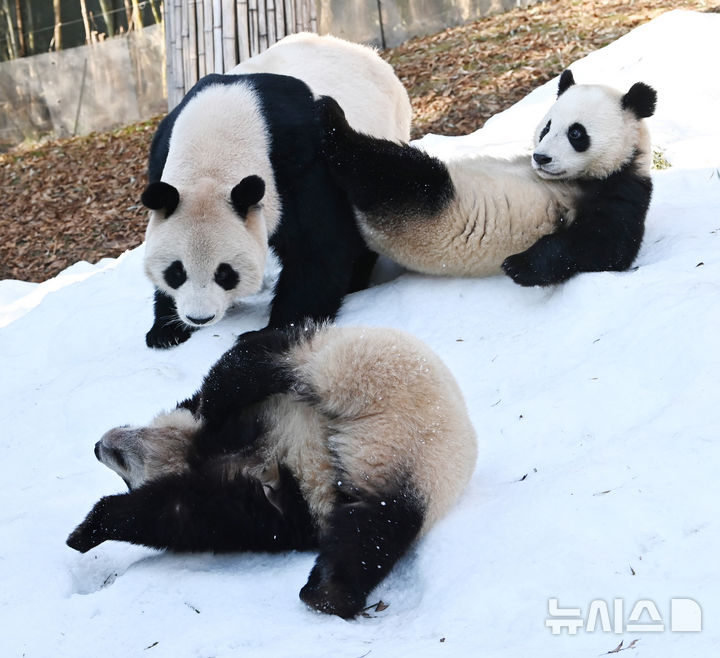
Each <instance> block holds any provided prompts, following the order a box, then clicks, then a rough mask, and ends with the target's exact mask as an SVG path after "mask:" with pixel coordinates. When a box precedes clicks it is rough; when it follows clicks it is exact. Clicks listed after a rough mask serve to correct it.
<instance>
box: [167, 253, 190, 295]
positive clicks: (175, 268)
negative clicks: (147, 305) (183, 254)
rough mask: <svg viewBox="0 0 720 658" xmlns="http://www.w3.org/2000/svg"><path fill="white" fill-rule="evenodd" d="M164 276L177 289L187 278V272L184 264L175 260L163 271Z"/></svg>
mask: <svg viewBox="0 0 720 658" xmlns="http://www.w3.org/2000/svg"><path fill="white" fill-rule="evenodd" d="M163 278H164V279H165V283H167V284H168V285H169V286H170V287H171V288H172V289H173V290H177V288H179V287H180V286H181V285H182V284H183V283H185V281H186V280H187V273H186V272H185V268H184V267H183V264H182V263H181V262H180V261H179V260H175V261H173V262H172V263H170V265H169V266H168V267H167V268H166V269H165V271H164V272H163Z"/></svg>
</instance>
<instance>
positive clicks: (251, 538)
mask: <svg viewBox="0 0 720 658" xmlns="http://www.w3.org/2000/svg"><path fill="white" fill-rule="evenodd" d="M215 466H216V464H215V463H214V462H209V463H208V464H207V465H206V467H204V468H202V469H201V470H199V471H190V472H189V473H185V474H182V475H172V476H166V477H163V478H160V479H158V480H154V481H152V482H148V483H147V484H144V485H143V486H141V487H138V488H137V489H134V490H133V491H130V492H128V493H125V494H118V495H115V496H106V497H104V498H101V499H100V500H99V501H98V502H97V503H96V505H95V506H94V507H93V509H92V510H91V511H90V513H89V514H88V515H87V517H86V518H85V520H84V521H83V522H82V523H81V524H80V525H79V526H78V527H77V528H76V529H75V530H74V531H73V532H72V533H71V534H70V536H69V537H68V539H67V544H68V546H70V547H71V548H74V549H75V550H77V551H80V552H81V553H86V552H87V551H89V550H90V549H91V548H94V547H95V546H98V545H99V544H101V543H102V542H104V541H107V540H116V541H126V542H131V543H133V544H142V545H144V546H150V547H152V548H165V549H170V550H173V551H215V552H223V551H285V550H288V549H293V548H295V549H300V550H307V549H309V548H313V547H315V546H316V545H317V536H316V535H317V532H316V529H315V527H314V525H313V522H312V519H311V517H310V512H309V510H308V506H307V503H306V502H305V500H304V499H303V497H302V494H301V493H300V489H299V488H298V485H297V482H296V481H295V480H294V478H293V477H292V475H290V473H289V472H287V471H286V470H283V471H282V473H281V486H279V487H278V495H279V496H280V498H279V501H278V502H277V504H275V503H273V502H271V501H270V499H269V498H268V496H267V494H266V492H265V489H264V487H263V484H262V483H261V482H260V481H259V480H257V479H254V478H250V477H246V476H243V475H240V474H238V475H237V476H236V477H234V478H231V479H222V478H219V477H218V476H217V474H216V473H214V472H213V469H214V467H215Z"/></svg>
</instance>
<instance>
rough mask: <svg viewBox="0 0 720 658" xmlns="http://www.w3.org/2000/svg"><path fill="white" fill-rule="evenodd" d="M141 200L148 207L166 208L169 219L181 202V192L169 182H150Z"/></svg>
mask: <svg viewBox="0 0 720 658" xmlns="http://www.w3.org/2000/svg"><path fill="white" fill-rule="evenodd" d="M140 201H142V204H143V205H144V206H145V207H146V208H150V209H152V210H163V209H164V210H165V218H166V219H167V218H168V217H170V215H172V214H173V213H174V212H175V209H176V208H177V207H178V204H179V203H180V194H179V193H178V191H177V189H176V188H174V187H173V186H172V185H168V183H163V182H160V181H158V182H155V183H150V185H148V186H147V187H146V188H145V191H144V192H143V193H142V196H141V197H140Z"/></svg>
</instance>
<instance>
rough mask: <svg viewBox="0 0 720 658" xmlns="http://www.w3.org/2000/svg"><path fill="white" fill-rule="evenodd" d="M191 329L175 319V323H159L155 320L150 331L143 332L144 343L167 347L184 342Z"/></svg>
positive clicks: (161, 347)
mask: <svg viewBox="0 0 720 658" xmlns="http://www.w3.org/2000/svg"><path fill="white" fill-rule="evenodd" d="M192 333H193V329H192V328H190V327H188V326H187V325H182V324H180V323H179V321H177V322H176V323H175V324H161V323H159V322H156V323H155V324H154V325H153V326H152V328H151V329H150V331H148V332H147V334H145V344H146V345H147V346H148V347H154V348H158V349H167V348H168V347H175V345H179V344H180V343H184V342H185V341H186V340H187V339H188V338H190V336H192Z"/></svg>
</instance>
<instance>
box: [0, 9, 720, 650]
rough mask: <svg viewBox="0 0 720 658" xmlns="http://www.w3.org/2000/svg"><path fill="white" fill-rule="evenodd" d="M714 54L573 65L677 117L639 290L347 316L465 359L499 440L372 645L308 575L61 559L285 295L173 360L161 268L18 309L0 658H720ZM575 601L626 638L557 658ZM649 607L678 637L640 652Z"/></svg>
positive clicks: (509, 122) (125, 559) (398, 572)
mask: <svg viewBox="0 0 720 658" xmlns="http://www.w3.org/2000/svg"><path fill="white" fill-rule="evenodd" d="M718 37H720V16H718V15H714V14H698V13H692V12H685V11H675V12H671V13H669V14H665V15H663V16H661V17H660V18H658V19H656V20H654V21H652V22H651V23H649V24H647V25H644V26H642V27H640V28H638V29H636V30H635V31H633V32H632V33H631V34H629V35H628V36H625V37H623V38H622V39H619V40H618V41H617V42H615V43H613V44H612V45H610V46H608V47H607V48H605V49H603V50H601V51H599V52H596V53H593V54H592V55H590V56H588V57H587V58H585V59H583V60H581V61H579V62H576V63H575V64H573V65H572V68H573V72H574V73H575V78H576V80H578V81H579V82H583V81H587V82H604V83H607V84H610V85H612V86H616V87H620V88H624V87H629V86H630V84H632V83H633V82H636V81H638V80H642V81H645V82H648V83H650V84H652V85H653V86H654V87H655V88H656V89H657V91H658V94H659V104H658V109H657V114H656V116H655V117H653V118H652V119H650V129H651V132H652V134H653V138H654V144H655V146H656V147H657V148H661V149H662V150H663V153H664V155H665V157H666V158H667V159H668V160H669V161H670V163H671V164H672V166H671V167H670V168H669V169H667V170H664V171H660V172H656V173H654V181H655V194H654V198H653V203H652V206H651V209H650V213H649V216H648V221H647V234H646V238H645V241H644V244H643V248H642V250H641V253H640V256H639V258H638V261H637V268H635V269H633V270H632V271H630V272H626V273H599V274H583V275H580V276H578V277H576V278H574V279H572V280H571V281H569V282H568V283H566V284H564V285H562V286H558V287H555V288H552V289H539V288H533V289H524V288H521V287H519V286H516V285H515V284H513V283H512V282H511V281H510V279H508V278H506V277H501V276H498V277H492V278H488V279H480V280H453V279H440V278H432V277H426V276H421V275H417V274H412V273H402V274H401V275H400V276H399V277H397V278H394V279H391V280H389V281H386V282H385V283H382V284H381V285H377V286H375V287H374V288H371V289H369V290H366V291H363V292H361V293H357V294H354V295H352V296H350V297H349V298H348V299H347V300H346V304H345V306H344V308H343V311H342V313H341V314H340V317H339V319H338V322H339V323H340V324H344V325H358V324H369V325H381V326H395V327H401V328H403V329H406V330H408V331H410V332H412V333H414V334H416V335H418V336H419V337H421V338H422V339H424V340H425V341H426V342H428V343H429V344H430V345H431V346H432V347H433V348H434V349H435V350H436V351H437V352H438V353H439V354H440V355H441V356H442V357H443V359H444V360H445V361H446V363H447V364H448V365H449V367H450V368H451V370H452V371H453V372H454V374H455V375H456V377H457V379H458V381H459V383H460V385H461V387H462V389H463V391H464V393H465V396H466V399H467V403H468V407H469V410H470V413H471V417H472V420H473V423H474V424H475V427H476V428H477V431H478V436H479V439H480V457H479V460H478V466H477V469H476V472H475V476H474V478H473V480H472V482H471V485H470V487H469V488H468V491H467V493H466V495H465V496H464V497H463V498H462V500H461V501H460V503H459V504H458V505H457V507H456V508H455V509H454V511H453V512H452V513H451V514H450V515H449V516H448V517H447V518H446V519H444V520H443V521H442V522H441V523H440V524H439V525H438V526H436V528H434V529H433V530H432V531H431V532H430V533H429V534H428V535H427V536H426V537H425V538H424V539H423V540H422V541H421V542H420V543H419V544H418V545H417V546H416V547H415V548H414V549H413V550H412V552H411V553H410V555H409V556H408V557H407V559H405V560H403V561H402V563H401V564H400V565H399V566H398V567H397V568H396V569H395V571H394V572H393V573H392V574H391V576H390V577H389V578H388V579H387V580H386V581H385V582H384V583H383V584H382V585H381V586H380V587H379V588H378V589H377V590H376V592H374V593H373V594H372V595H371V596H370V598H369V602H374V601H377V600H378V599H382V600H383V601H384V602H386V603H389V607H388V608H387V609H386V610H385V611H383V612H379V613H373V617H372V618H370V619H359V620H356V621H352V622H347V621H343V620H341V619H338V618H333V617H326V616H322V615H320V614H318V613H314V612H311V611H309V610H308V609H306V608H305V607H304V605H303V604H302V603H301V602H300V600H299V599H298V595H297V594H298V591H299V590H300V588H301V587H302V585H303V584H304V582H305V578H306V577H307V574H308V572H309V570H310V567H311V565H312V562H313V558H314V556H313V554H311V553H290V554H286V555H277V556H271V555H264V554H262V555H230V556H213V555H209V554H201V555H169V554H163V553H160V552H156V551H152V550H149V549H145V548H141V547H134V546H130V545H126V544H118V543H113V542H107V543H105V544H102V545H101V546H99V547H98V548H96V549H94V550H93V551H91V552H90V553H88V554H86V555H79V554H77V553H75V552H74V551H72V550H71V549H69V548H67V547H66V546H65V543H64V541H65V538H66V536H67V535H68V533H69V532H70V531H71V530H72V529H73V528H74V527H75V525H76V524H77V523H79V522H80V521H81V520H82V519H83V518H84V516H85V514H86V513H87V512H88V511H89V510H90V508H91V506H92V505H93V504H94V503H95V501H96V500H97V499H98V498H100V497H101V496H103V495H106V494H110V493H114V492H119V491H122V490H123V489H124V487H123V484H122V482H121V481H120V479H119V478H118V477H117V476H116V475H115V474H114V473H112V472H111V471H110V470H109V469H107V468H105V467H104V466H102V465H101V464H99V463H98V462H97V461H96V460H95V458H94V456H93V445H94V443H95V441H96V440H97V439H98V438H99V437H100V435H101V434H102V433H103V432H104V431H105V430H106V429H108V428H110V427H112V426H114V425H118V424H122V423H143V422H146V421H148V420H149V419H150V418H151V417H152V416H153V415H154V414H155V413H156V412H157V411H159V410H160V409H162V408H171V407H173V406H174V404H175V402H176V401H177V400H179V399H182V398H184V397H186V396H187V395H188V394H190V393H192V392H193V391H194V390H195V388H196V387H197V386H198V384H199V383H200V381H201V379H202V376H203V375H204V373H205V372H206V371H207V369H208V368H209V366H210V364H211V363H213V362H214V360H215V359H216V358H217V357H218V356H219V355H220V354H221V353H222V352H223V351H224V350H225V349H227V348H228V347H229V346H230V345H231V344H232V342H233V339H234V336H235V335H237V334H238V333H240V332H242V331H245V330H248V329H252V328H257V327H260V326H263V325H264V322H265V320H266V317H267V302H268V300H269V295H268V293H267V292H265V293H262V294H260V295H259V296H257V297H256V298H255V299H252V300H249V301H248V302H246V303H245V304H243V305H242V306H240V307H239V308H238V309H237V310H236V311H235V312H234V313H233V314H232V315H231V316H230V317H228V318H226V319H225V320H224V321H223V322H222V323H220V324H219V325H217V326H214V327H212V328H209V329H207V330H205V331H200V332H198V333H197V334H196V335H194V336H193V338H192V339H191V340H190V341H189V342H188V343H186V344H184V345H181V346H179V347H177V348H175V349H172V350H169V351H153V350H149V349H147V348H145V346H144V333H145V331H146V330H147V329H148V327H149V326H150V324H151V296H152V289H151V286H150V284H149V283H148V282H147V281H146V279H145V277H144V275H143V273H142V263H141V261H142V248H138V249H136V250H133V251H131V252H128V253H126V254H124V255H123V256H122V257H120V258H118V259H116V260H106V261H103V262H102V263H100V264H98V265H97V266H90V265H88V264H78V265H76V266H73V267H72V268H70V270H68V271H66V272H64V273H63V274H61V275H59V276H58V277H56V278H55V279H52V280H50V281H47V282H45V283H42V284H27V283H23V282H16V281H5V282H2V283H0V326H3V325H4V328H3V329H1V330H0V358H1V360H2V361H1V362H2V365H3V377H2V380H1V381H0V399H2V400H3V405H2V412H1V417H0V418H1V421H2V423H1V427H2V432H1V433H0V454H1V455H2V461H1V462H0V469H1V470H0V473H1V474H2V482H3V486H2V489H1V490H0V529H1V532H2V552H0V583H2V588H1V589H0V617H1V618H2V620H3V632H2V636H1V639H0V654H1V655H3V656H32V657H44V656H54V657H55V658H65V657H73V658H77V657H79V656H80V657H84V656H88V657H89V656H96V655H99V654H101V655H104V656H106V657H107V658H110V657H114V656H118V657H127V656H148V657H156V658H158V657H161V656H170V657H186V656H187V657H198V658H201V657H207V656H215V657H218V658H219V657H230V656H239V655H250V656H308V657H309V656H313V657H317V656H333V657H335V656H340V657H347V658H355V657H358V658H359V657H360V656H371V657H372V658H376V657H380V656H403V655H412V656H439V655H443V656H453V657H456V656H471V655H472V656H475V655H483V656H485V655H486V656H493V657H500V658H502V657H508V658H516V657H517V656H533V657H546V656H547V657H551V656H552V657H553V658H558V657H564V656H573V657H576V656H598V655H601V654H604V653H606V652H608V651H610V650H612V649H614V648H615V647H617V646H618V645H619V644H620V642H621V641H622V642H623V647H622V648H623V649H626V648H628V647H629V645H630V644H631V643H632V642H633V640H637V642H636V643H635V644H634V645H633V648H632V649H628V652H630V651H632V652H633V653H632V655H634V656H638V657H642V656H647V657H651V658H665V657H668V658H669V657H676V656H680V655H682V656H684V657H693V656H698V657H708V656H711V655H717V651H718V647H720V630H718V625H717V620H718V618H720V567H718V560H717V547H718V546H719V545H720V517H719V516H718V513H717V506H718V502H719V501H720V484H719V478H718V468H719V466H720V441H718V429H719V426H720V415H719V414H718V402H717V391H718V373H719V372H720V349H719V348H718V342H717V336H718V326H720V257H719V254H720V214H719V213H718V208H720V124H719V123H718V118H719V117H720V84H718V78H717V70H716V67H717V41H718ZM554 91H555V83H550V84H548V85H545V86H543V87H541V88H539V89H537V90H536V91H534V92H533V93H532V94H530V95H529V96H528V97H527V98H526V99H524V100H523V101H522V102H520V103H519V104H517V105H516V106H515V107H513V108H511V109H510V110H508V111H507V112H504V113H503V114H501V115H499V116H497V117H495V118H494V119H493V120H491V121H490V122H488V124H487V126H486V127H485V128H484V129H483V130H481V131H479V132H478V133H475V134H474V135H469V136H467V137H462V138H441V137H436V136H429V137H426V138H425V139H424V140H422V144H423V145H424V146H425V147H426V148H427V149H428V150H431V151H432V152H434V153H438V154H441V155H442V156H443V157H455V156H457V155H459V154H462V153H463V152H471V151H475V150H478V149H485V148H487V149H493V148H495V149H498V150H503V149H505V150H508V149H510V148H511V147H512V148H514V149H515V150H516V151H517V150H523V149H525V148H526V147H527V144H528V142H529V139H530V135H532V131H533V129H534V127H535V124H536V123H537V121H538V120H539V118H541V117H542V115H543V113H544V112H545V110H546V109H547V106H548V105H549V104H550V103H551V102H552V99H553V96H554ZM678 597H680V598H689V599H693V600H694V601H696V602H697V603H698V604H699V605H700V606H701V608H702V624H703V630H702V631H701V632H678V631H677V630H676V631H675V632H672V631H671V621H673V622H675V623H676V628H677V626H678V625H679V623H680V621H681V620H680V615H679V614H678V616H677V618H676V617H675V616H673V618H672V620H671V617H670V606H671V599H673V598H678ZM551 598H554V599H557V605H558V606H559V607H560V608H579V609H580V617H579V618H581V619H582V620H583V621H584V622H586V621H587V620H588V612H589V608H590V606H591V604H592V603H593V601H599V600H602V601H604V602H605V603H606V604H607V606H608V610H609V615H610V622H611V625H612V628H610V629H608V630H601V629H600V624H599V623H598V625H597V630H595V631H594V632H590V631H588V630H586V628H585V627H581V628H580V630H578V632H577V633H576V634H568V633H567V631H563V632H562V633H561V634H560V635H553V634H552V633H551V629H550V628H549V627H548V626H547V625H546V620H547V619H548V618H549V613H548V610H549V605H550V602H549V600H550V599H551ZM643 601H650V602H652V603H653V605H654V606H655V607H656V609H657V612H658V613H659V615H660V616H661V619H662V623H663V624H664V630H662V631H660V632H648V631H644V630H642V629H640V630H637V629H635V630H634V631H633V630H632V629H630V630H626V628H625V626H626V625H631V624H632V623H633V620H632V619H630V618H631V617H632V610H633V608H634V607H635V606H636V604H642V602H643ZM605 603H603V604H595V605H596V606H598V605H600V607H601V608H602V606H603V605H605ZM619 606H622V611H620V610H619ZM616 607H617V608H618V609H617V612H618V613H620V612H621V614H617V615H615V614H614V613H615V612H616ZM691 607H692V606H691ZM640 609H641V608H638V610H640ZM649 612H654V611H653V610H650V611H648V610H645V612H644V613H643V615H642V616H641V617H640V619H639V620H638V619H637V615H636V618H635V622H639V623H649V622H650V621H651V617H650V615H649ZM567 614H571V613H567ZM691 621H692V619H691ZM591 626H592V625H591ZM615 630H618V631H620V632H619V633H616V632H614V631H615ZM623 630H625V632H622V631H623Z"/></svg>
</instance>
